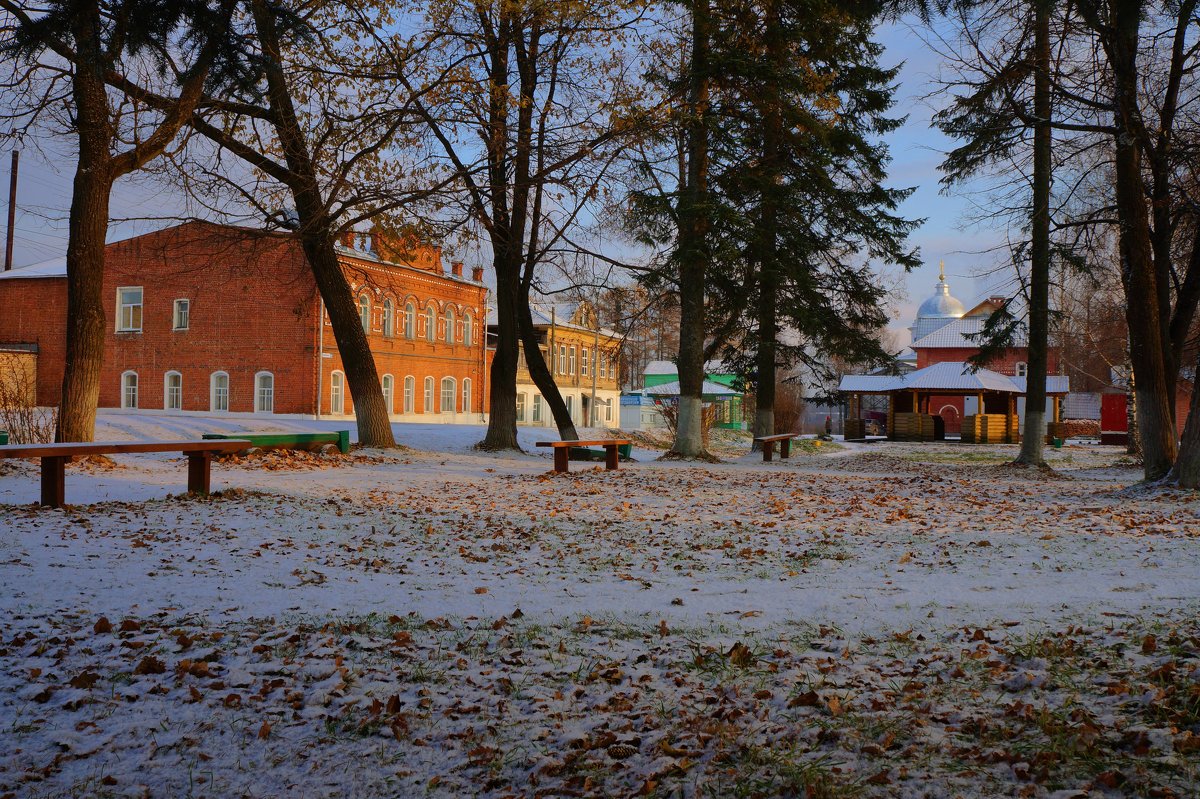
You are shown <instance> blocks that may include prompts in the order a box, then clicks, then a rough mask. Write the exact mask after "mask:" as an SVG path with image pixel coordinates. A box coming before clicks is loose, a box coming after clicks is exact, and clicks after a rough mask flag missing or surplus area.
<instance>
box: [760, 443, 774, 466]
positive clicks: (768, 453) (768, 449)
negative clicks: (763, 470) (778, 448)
mask: <svg viewBox="0 0 1200 799" xmlns="http://www.w3.org/2000/svg"><path fill="white" fill-rule="evenodd" d="M762 447H763V463H770V462H771V457H772V456H773V455H774V454H775V442H774V441H764V442H763V443H762Z"/></svg>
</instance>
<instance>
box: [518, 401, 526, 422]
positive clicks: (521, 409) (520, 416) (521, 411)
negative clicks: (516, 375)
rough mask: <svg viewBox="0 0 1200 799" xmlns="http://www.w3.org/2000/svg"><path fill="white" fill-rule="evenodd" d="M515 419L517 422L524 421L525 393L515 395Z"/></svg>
mask: <svg viewBox="0 0 1200 799" xmlns="http://www.w3.org/2000/svg"><path fill="white" fill-rule="evenodd" d="M517 421H518V422H523V421H525V395H524V394H518V395H517Z"/></svg>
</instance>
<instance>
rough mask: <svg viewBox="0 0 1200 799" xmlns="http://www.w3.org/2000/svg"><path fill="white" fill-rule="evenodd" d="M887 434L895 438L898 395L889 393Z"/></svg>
mask: <svg viewBox="0 0 1200 799" xmlns="http://www.w3.org/2000/svg"><path fill="white" fill-rule="evenodd" d="M887 436H888V438H895V436H896V395H895V394H888V411H887Z"/></svg>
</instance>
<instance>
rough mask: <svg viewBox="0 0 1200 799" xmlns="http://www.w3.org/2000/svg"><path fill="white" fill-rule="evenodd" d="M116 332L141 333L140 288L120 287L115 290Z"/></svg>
mask: <svg viewBox="0 0 1200 799" xmlns="http://www.w3.org/2000/svg"><path fill="white" fill-rule="evenodd" d="M117 332H118V333H140V332H142V287H141V286H122V287H120V288H118V289H117Z"/></svg>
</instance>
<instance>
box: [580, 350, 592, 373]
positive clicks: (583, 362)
mask: <svg viewBox="0 0 1200 799" xmlns="http://www.w3.org/2000/svg"><path fill="white" fill-rule="evenodd" d="M591 359H592V351H591V349H590V348H588V347H583V348H582V349H580V350H579V376H580V377H587V376H588V367H589V366H590V365H591V364H590V363H589V361H591Z"/></svg>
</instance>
